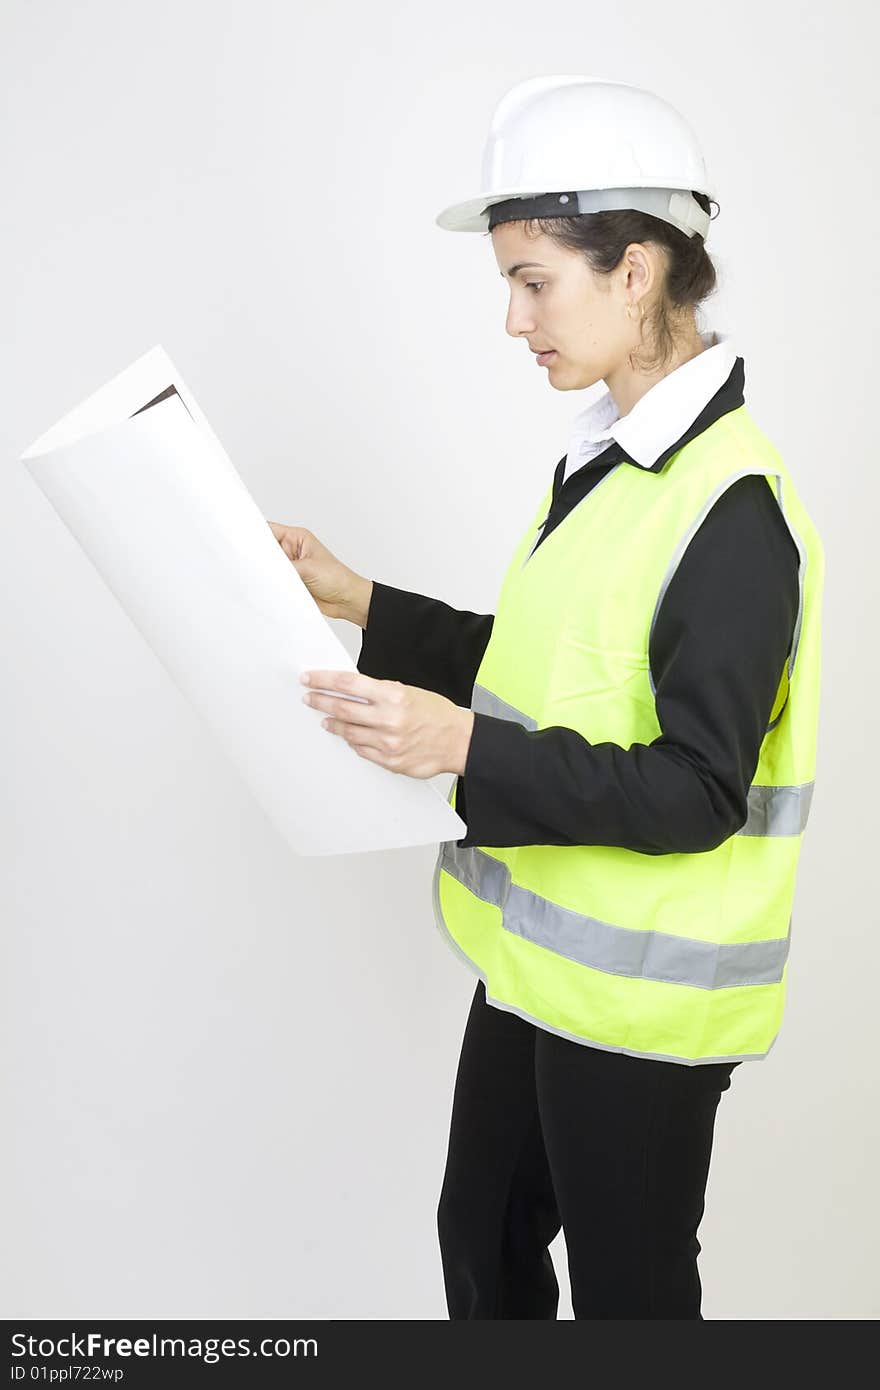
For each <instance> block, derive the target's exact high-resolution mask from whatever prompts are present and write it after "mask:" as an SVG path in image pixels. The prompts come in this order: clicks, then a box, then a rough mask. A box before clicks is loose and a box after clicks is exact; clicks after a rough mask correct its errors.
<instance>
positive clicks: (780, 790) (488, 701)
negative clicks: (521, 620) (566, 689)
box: [471, 685, 815, 835]
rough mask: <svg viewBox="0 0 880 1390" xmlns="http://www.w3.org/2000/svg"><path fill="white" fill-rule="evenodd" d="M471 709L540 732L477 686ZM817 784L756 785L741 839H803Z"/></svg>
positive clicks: (519, 713)
mask: <svg viewBox="0 0 880 1390" xmlns="http://www.w3.org/2000/svg"><path fill="white" fill-rule="evenodd" d="M471 709H472V710H473V711H474V712H475V713H476V714H493V715H494V716H495V718H496V719H510V720H512V721H513V723H515V724H522V725H523V727H524V728H526V729H537V727H538V721H537V720H536V719H532V718H531V716H530V715H528V714H523V712H522V710H518V709H517V708H516V707H515V706H514V705H509V704H508V703H507V701H506V700H502V699H500V698H499V696H497V695H494V694H493V693H492V691H491V690H486V689H485V688H484V687H483V686H482V685H475V686H474V690H473V695H472V696H471ZM814 785H815V783H813V782H803V783H802V784H800V785H795V786H791V787H772V786H760V785H753V786H751V787H749V793H748V807H747V813H746V821H745V824H744V825H743V826H741V827H740V829H739V830H737V831H736V832H735V833H736V834H737V835H800V834H801V833H802V831H803V829H804V827H805V825H806V823H807V817H808V816H809V814H810V802H811V800H812V798H813V787H814Z"/></svg>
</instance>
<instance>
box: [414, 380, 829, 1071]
mask: <svg viewBox="0 0 880 1390" xmlns="http://www.w3.org/2000/svg"><path fill="white" fill-rule="evenodd" d="M751 473H756V474H764V476H765V477H766V478H767V481H768V484H769V485H770V487H771V488H772V489H773V492H774V496H775V497H776V499H777V501H778V504H779V506H780V508H781V510H782V514H783V516H784V517H785V520H786V522H787V524H788V528H789V530H790V532H791V534H792V537H793V538H794V541H795V543H796V545H797V548H798V552H799V554H800V566H799V575H800V580H799V587H800V595H799V605H798V615H797V620H796V624H795V630H794V636H793V640H792V647H791V651H790V652H789V655H788V658H787V661H786V664H785V667H784V669H783V671H782V675H781V679H780V683H779V690H778V694H777V697H776V700H775V703H774V707H773V710H772V712H771V715H770V721H769V723H768V726H767V730H766V733H765V735H764V740H763V743H762V745H761V753H760V758H759V761H758V766H757V769H756V772H755V777H754V780H753V783H752V786H751V788H750V790H749V795H748V816H747V819H746V822H745V824H744V825H743V826H742V827H741V828H740V829H739V830H738V831H737V832H736V833H735V834H733V835H730V836H729V837H728V838H727V839H726V840H725V841H724V842H723V843H722V844H720V845H718V846H717V847H716V848H715V849H712V850H709V851H707V852H705V853H697V854H694V853H681V854H679V853H675V854H659V855H652V854H642V853H638V852H636V851H634V850H629V849H624V848H618V847H615V846H611V847H608V846H604V845H588V844H587V845H565V846H557V845H517V846H515V847H512V848H497V847H495V848H493V847H470V848H465V847H461V846H459V845H458V844H457V842H456V841H454V840H450V841H448V842H446V843H445V844H442V845H441V846H440V853H439V855H438V858H437V865H436V869H435V873H434V885H433V888H434V911H435V918H436V922H437V925H438V927H439V928H440V930H441V932H442V934H443V936H444V938H445V939H446V940H447V941H448V942H449V944H450V945H451V946H452V947H453V949H454V950H455V951H456V953H457V954H459V955H460V956H461V957H462V958H463V959H464V960H465V961H466V963H467V964H468V965H469V966H470V967H471V969H473V970H474V971H475V973H476V974H477V975H479V976H480V977H481V978H482V979H483V981H484V982H485V985H486V995H487V998H488V1000H489V1001H490V1002H491V1003H492V1004H495V1005H496V1006H497V1007H500V1008H502V1009H506V1010H509V1011H510V1012H512V1013H515V1014H518V1015H519V1016H520V1017H522V1018H524V1019H526V1020H528V1021H529V1022H531V1023H534V1024H537V1025H538V1026H540V1027H542V1028H546V1029H549V1030H550V1031H552V1032H555V1033H559V1034H560V1035H562V1036H563V1037H566V1038H570V1039H573V1040H574V1041H576V1042H580V1043H585V1044H588V1045H590V1046H593V1047H599V1048H605V1049H610V1050H612V1051H615V1052H626V1053H631V1054H633V1055H635V1056H640V1057H653V1058H659V1059H662V1060H666V1061H674V1062H683V1063H688V1064H694V1063H706V1062H719V1061H732V1060H734V1059H736V1060H744V1059H754V1058H760V1057H763V1056H765V1055H766V1053H767V1052H768V1051H769V1049H770V1046H771V1044H772V1043H773V1041H774V1039H775V1037H776V1035H777V1033H778V1031H779V1027H780V1023H781V1019H782V1012H783V1005H784V998H785V979H786V969H787V965H786V962H787V958H788V950H789V939H790V928H791V909H792V901H793V897H794V889H795V872H796V868H797V862H798V855H799V854H800V848H801V838H802V835H803V831H804V826H805V825H806V822H807V815H808V812H809V806H810V799H811V795H812V792H813V786H814V780H815V760H816V739H817V726H818V712H819V684H820V624H821V599H822V589H823V580H824V568H825V565H824V553H823V549H822V545H821V542H820V540H819V536H818V533H817V531H816V528H815V527H814V525H813V523H812V521H811V520H810V517H809V516H808V514H807V512H806V510H805V508H804V506H803V504H802V502H801V499H800V497H799V496H798V494H797V491H796V489H795V487H794V484H793V483H792V481H791V478H790V476H789V474H788V471H787V469H786V467H785V465H784V464H783V462H782V459H781V457H780V455H779V453H778V452H777V450H776V449H775V447H774V446H773V444H772V443H771V442H770V441H769V440H768V439H767V438H766V436H765V435H764V434H763V433H762V432H761V431H760V430H759V429H758V427H757V425H756V424H755V423H754V421H753V420H752V419H751V417H750V416H749V414H748V413H747V411H746V408H745V406H740V407H739V408H737V409H735V410H732V411H729V412H728V413H727V414H725V415H722V416H721V417H720V418H719V419H718V420H716V421H715V422H714V423H713V424H712V425H711V426H709V427H708V428H707V429H706V430H705V431H703V433H702V434H699V435H697V436H696V437H695V438H694V439H692V440H691V441H690V442H688V443H687V444H685V445H684V446H683V447H682V448H681V449H680V450H679V451H678V452H677V453H675V454H673V455H672V456H671V458H670V459H669V461H668V463H667V464H666V466H665V467H664V468H663V469H662V470H661V471H660V472H659V473H652V472H650V471H649V470H643V469H640V468H636V467H633V466H632V465H630V464H627V463H625V462H624V463H619V464H617V465H616V466H615V467H614V468H612V469H611V470H610V472H609V473H608V474H607V475H606V476H605V477H604V478H603V479H602V480H601V481H600V482H599V483H597V484H596V486H595V487H594V488H593V489H592V490H591V491H590V492H589V493H588V494H587V495H586V497H585V498H584V499H583V500H582V501H581V502H580V503H579V504H578V505H577V506H576V507H574V508H573V510H572V511H571V512H570V513H569V515H568V516H567V517H565V519H564V520H563V521H562V522H561V523H560V524H559V525H558V526H556V527H555V528H554V530H553V531H552V532H551V533H550V535H549V536H548V537H547V539H546V540H545V541H544V542H543V543H542V544H541V545H540V546H539V547H538V548H537V549H536V550H535V551H534V554H531V550H532V545H533V541H534V538H535V532H536V529H537V527H538V525H539V523H540V521H541V519H542V518H543V517H544V516H545V515H546V513H547V511H548V508H549V505H550V501H551V495H552V494H551V490H548V492H547V493H546V494H545V495H544V497H543V498H542V500H541V505H540V507H539V508H538V510H537V512H536V514H535V517H534V520H533V522H532V524H531V525H530V526H529V528H528V530H527V531H526V533H525V535H524V536H523V538H522V540H521V541H520V544H519V546H518V547H517V549H516V552H515V554H514V556H513V559H512V560H511V562H510V566H509V568H508V570H507V573H506V575H505V577H504V581H503V584H502V587H501V593H500V595H499V600H498V604H497V611H496V614H495V621H494V624H493V627H492V635H491V638H490V641H489V644H488V646H487V648H486V651H485V653H484V655H483V659H482V662H481V664H480V667H479V669H478V671H477V673H476V680H475V684H474V691H473V698H472V701H471V705H472V708H473V709H474V710H476V711H478V712H482V713H487V714H492V715H496V716H499V717H502V718H507V719H513V720H517V721H518V722H519V723H521V724H523V725H525V727H526V728H527V729H544V728H547V727H550V726H553V725H564V726H566V727H568V728H571V729H575V730H577V732H578V733H580V734H582V735H583V737H584V738H586V739H588V740H589V741H590V742H591V743H603V742H613V743H616V744H619V745H620V747H621V748H624V749H628V748H630V747H631V746H632V745H633V744H634V743H641V744H650V743H652V742H653V741H654V740H655V739H656V738H658V737H659V736H660V735H661V732H662V731H661V728H660V725H659V722H658V719H657V712H656V702H655V698H654V695H655V687H654V682H653V678H652V673H651V669H650V663H649V659H648V652H649V641H650V636H651V632H652V630H653V626H654V623H655V621H656V617H657V613H658V611H659V607H660V604H661V602H662V600H663V595H664V593H665V591H666V588H667V586H668V584H669V582H670V580H671V578H672V576H673V574H674V573H675V571H676V568H677V566H678V564H679V562H680V560H681V557H682V555H683V553H684V551H685V549H686V547H687V545H688V543H689V541H690V540H691V538H692V536H693V535H694V533H695V532H696V530H697V528H698V527H699V525H700V523H701V522H702V521H703V519H704V517H705V516H706V514H707V513H708V511H709V509H710V508H711V507H712V505H713V504H714V503H715V502H716V501H717V499H718V498H719V497H720V496H721V494H722V493H723V492H724V491H725V490H726V489H727V488H728V487H730V486H731V484H733V483H734V482H736V481H737V479H739V478H742V477H744V476H745V475H746V474H751ZM457 785H458V781H457V779H456V781H455V782H454V783H453V785H452V788H451V791H450V795H449V800H450V802H451V804H452V805H453V806H454V805H455V793H456V788H457Z"/></svg>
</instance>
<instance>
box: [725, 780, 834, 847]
mask: <svg viewBox="0 0 880 1390" xmlns="http://www.w3.org/2000/svg"><path fill="white" fill-rule="evenodd" d="M814 785H815V783H813V782H804V783H803V784H802V785H801V786H799V787H798V786H795V787H756V786H752V787H749V813H748V817H747V819H746V823H745V825H744V826H742V827H741V828H740V829H739V830H738V831H737V832H736V833H737V835H800V834H801V832H802V831H803V828H804V826H805V825H806V823H807V817H808V816H809V814H810V802H811V801H812V799H813V787H814Z"/></svg>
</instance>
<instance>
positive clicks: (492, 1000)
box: [431, 855, 776, 1067]
mask: <svg viewBox="0 0 880 1390" xmlns="http://www.w3.org/2000/svg"><path fill="white" fill-rule="evenodd" d="M441 868H442V862H441V856H440V855H438V856H437V863H436V864H435V866H434V878H433V883H432V890H431V891H432V896H433V899H434V925H435V926H436V928H437V930H438V931H439V932H440V934H441V935H442V937H443V939H444V941H445V942H446V944H447V945H448V946H449V947H450V948H451V949H452V951H453V952H454V953H455V955H456V956H458V958H459V960H460V961H462V962H463V964H464V965H466V966H467V967H468V969H470V970H472V971H473V972H474V974H475V975H476V976H477V977H478V978H479V979H481V980H482V981H483V984H484V986H485V989H486V1000H487V1002H488V1003H489V1004H493V1005H494V1006H495V1008H496V1009H503V1010H504V1011H505V1013H510V1014H516V1016H517V1018H521V1019H524V1020H525V1022H526V1023H532V1024H534V1025H535V1027H537V1028H543V1029H545V1030H546V1031H547V1032H548V1033H555V1034H556V1035H557V1037H559V1038H567V1039H568V1040H569V1041H570V1042H574V1043H580V1044H582V1045H583V1046H585V1047H598V1048H601V1050H602V1051H603V1052H623V1053H626V1055H627V1056H629V1057H653V1058H656V1060H657V1061H658V1062H678V1063H680V1064H681V1065H684V1066H688V1067H697V1066H702V1065H705V1064H708V1063H710V1062H747V1061H759V1060H760V1059H761V1058H762V1057H766V1056H767V1052H769V1051H770V1049H771V1048H772V1047H773V1043H775V1041H776V1038H774V1039H773V1042H771V1043H770V1046H769V1047H768V1048H767V1051H766V1052H730V1053H726V1054H722V1055H719V1056H715V1057H680V1056H676V1055H675V1054H673V1053H671V1052H645V1051H643V1050H640V1049H638V1048H634V1047H617V1046H615V1045H614V1044H613V1043H604V1042H598V1041H597V1040H596V1039H595V1038H587V1037H584V1036H583V1035H582V1034H579V1033H569V1032H568V1031H567V1030H566V1029H565V1028H556V1027H555V1026H554V1025H553V1024H552V1023H548V1022H547V1020H546V1019H545V1018H537V1017H536V1016H535V1015H534V1014H530V1013H528V1012H527V1011H526V1010H525V1009H519V1008H517V1007H516V1005H515V1004H510V1003H509V1002H508V1001H507V1000H505V999H497V998H496V997H495V995H494V994H492V992H491V990H490V988H489V979H488V976H487V975H486V974H485V972H484V971H482V970H481V969H480V967H479V965H478V964H477V962H476V961H475V960H472V959H471V957H470V956H469V955H468V954H467V952H466V951H463V950H462V948H461V946H459V944H458V942H457V941H456V939H455V937H454V936H453V935H452V933H451V931H450V930H449V928H448V927H447V925H446V919H445V917H444V916H443V906H442V904H441V902H440V870H441Z"/></svg>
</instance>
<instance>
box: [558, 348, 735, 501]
mask: <svg viewBox="0 0 880 1390" xmlns="http://www.w3.org/2000/svg"><path fill="white" fill-rule="evenodd" d="M700 338H701V339H702V341H703V343H704V344H705V350H704V351H703V352H700V353H697V356H696V357H692V358H691V359H690V361H688V362H683V363H682V365H681V366H680V367H676V368H675V369H674V371H671V372H669V374H668V375H667V376H664V377H662V378H661V379H660V381H657V382H655V383H654V385H653V386H651V387H650V388H649V389H648V390H647V391H646V392H645V394H644V395H643V396H642V397H641V398H640V399H639V400H637V401H636V403H635V405H634V406H633V407H632V409H631V410H630V411H628V412H627V414H626V415H624V416H623V417H621V416H619V415H618V412H617V407H616V405H615V404H614V399H613V397H612V395H611V392H610V391H605V392H604V393H603V394H602V395H601V396H600V397H599V398H598V400H596V401H594V402H593V404H592V405H589V406H587V408H586V410H582V411H581V413H580V414H579V415H577V416H576V417H575V419H574V420H573V421H572V425H571V431H570V434H569V443H568V454H567V457H566V460H565V472H564V473H563V476H562V482H565V480H566V478H568V476H569V475H570V474H571V473H573V472H575V470H576V469H578V468H582V467H583V465H584V464H585V463H587V462H588V460H589V459H591V458H593V457H594V456H595V455H596V454H600V453H602V451H603V450H604V449H607V448H608V445H609V444H610V443H611V441H612V440H616V441H617V443H618V444H619V445H620V446H621V448H622V449H624V450H625V451H626V453H627V454H628V455H629V457H630V458H632V459H633V460H634V461H635V462H636V463H638V464H639V465H640V466H641V467H642V468H650V467H651V465H652V464H653V463H656V461H657V459H658V458H659V457H660V455H661V454H662V453H663V452H664V450H666V449H668V448H669V446H670V445H671V444H674V443H675V441H676V440H677V439H680V438H681V436H682V435H683V434H684V433H685V431H686V430H687V429H688V428H689V427H690V426H691V425H692V424H693V422H694V420H695V419H696V418H697V416H698V415H699V414H700V412H701V411H702V410H703V408H704V407H705V406H706V405H707V404H708V402H709V401H710V400H711V399H712V397H713V396H714V395H715V393H716V391H719V390H720V389H721V387H722V386H723V385H724V383H725V381H726V380H727V378H728V377H729V376H730V373H731V371H732V369H733V364H734V362H735V361H736V355H737V354H736V349H735V347H734V345H733V342H732V340H731V338H730V336H729V334H726V333H716V332H713V331H712V330H710V331H709V332H708V333H701V334H700Z"/></svg>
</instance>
